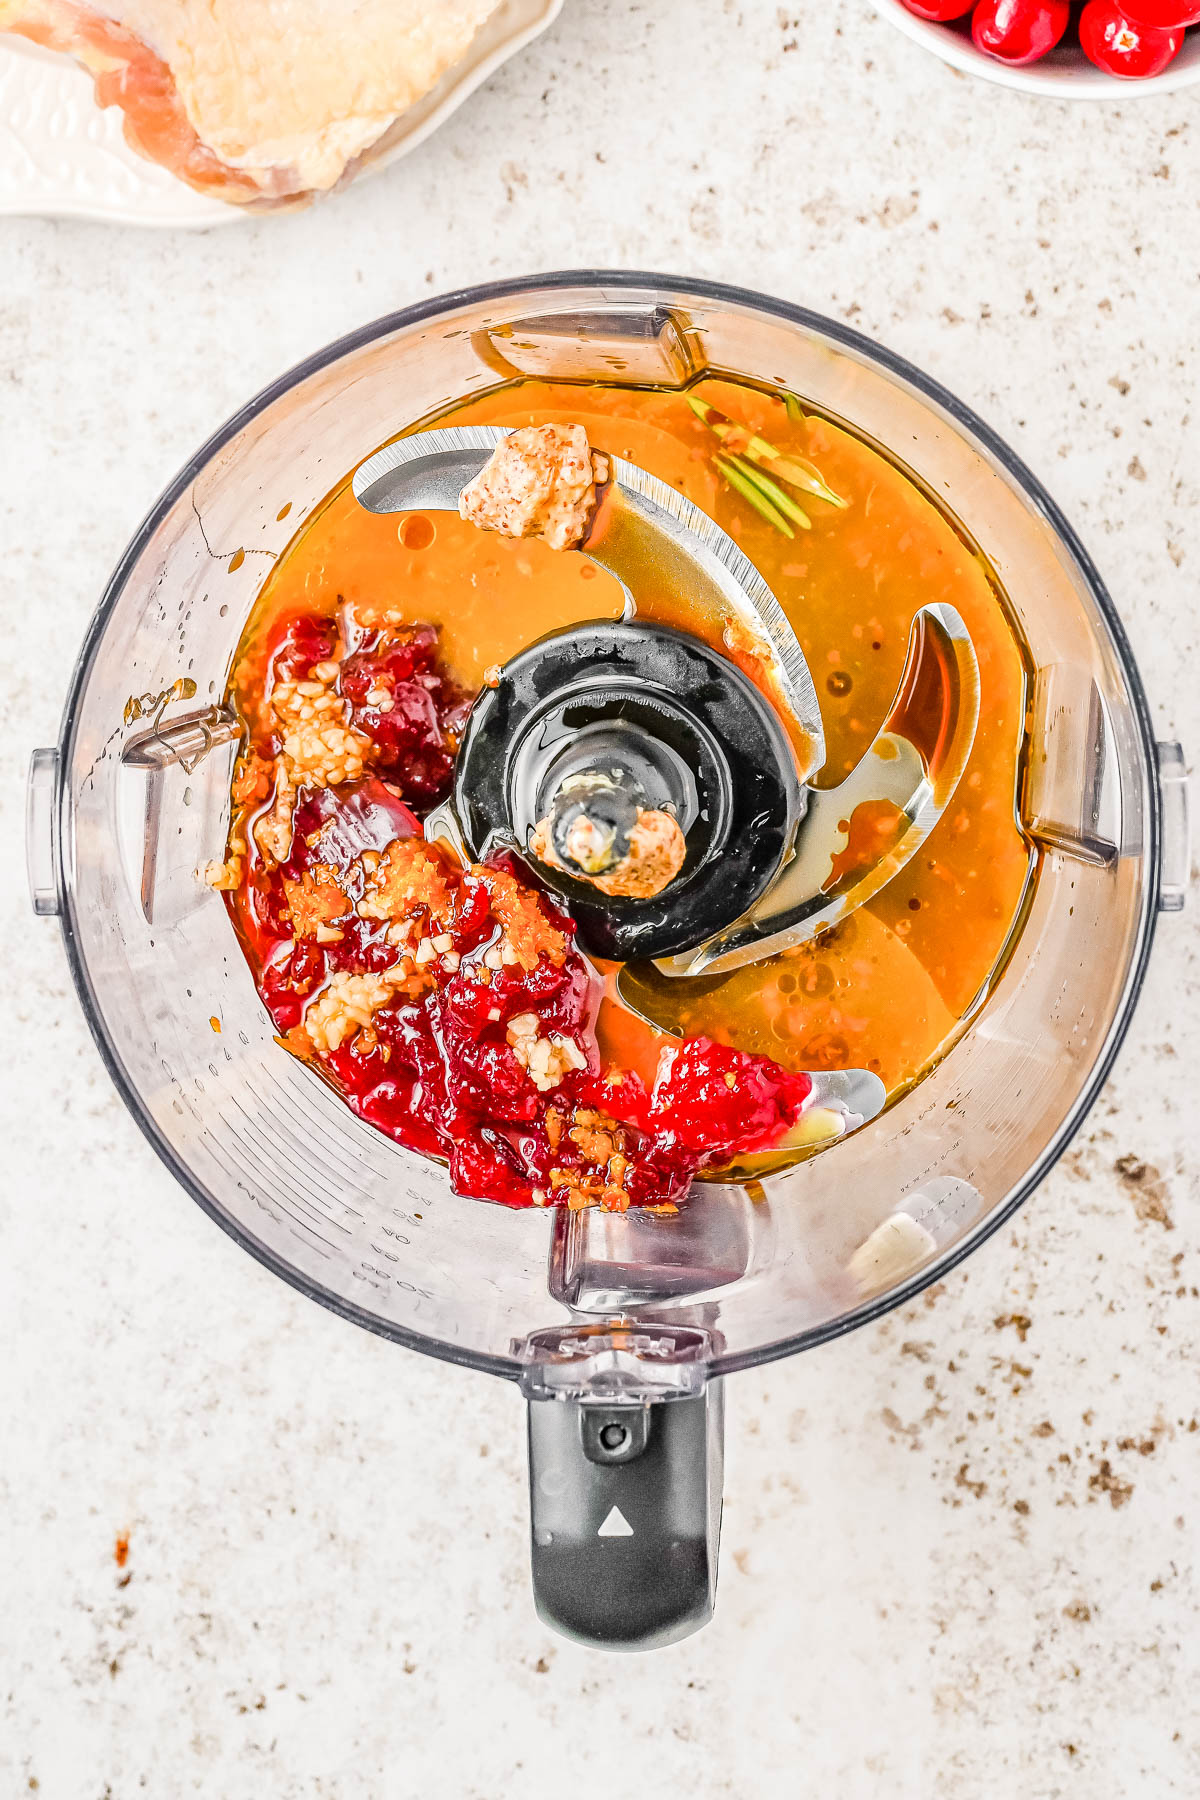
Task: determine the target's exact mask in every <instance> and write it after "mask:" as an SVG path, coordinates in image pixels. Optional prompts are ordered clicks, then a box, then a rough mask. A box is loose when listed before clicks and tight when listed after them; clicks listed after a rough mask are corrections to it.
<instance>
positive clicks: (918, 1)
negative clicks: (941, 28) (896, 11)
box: [900, 0, 975, 25]
mask: <svg viewBox="0 0 1200 1800" xmlns="http://www.w3.org/2000/svg"><path fill="white" fill-rule="evenodd" d="M900 4H901V6H904V7H907V9H908V11H909V12H910V13H916V15H917V17H918V19H932V20H933V22H934V23H935V24H937V25H944V24H946V23H947V22H948V21H949V20H950V19H961V18H964V17H965V16H966V14H967V13H969V12H970V10H971V8H972V7H973V6H974V4H975V0H900Z"/></svg>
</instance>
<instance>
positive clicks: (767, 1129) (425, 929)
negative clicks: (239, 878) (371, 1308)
mask: <svg viewBox="0 0 1200 1800" xmlns="http://www.w3.org/2000/svg"><path fill="white" fill-rule="evenodd" d="M436 647H437V646H436V634H435V633H434V632H433V630H432V629H431V628H430V627H428V626H418V627H416V628H415V629H411V628H410V629H406V630H405V631H404V632H403V634H399V633H397V634H388V633H386V632H371V633H365V634H364V633H360V634H358V638H357V641H351V642H350V643H348V644H347V643H346V641H345V638H339V632H338V627H337V625H336V624H335V623H334V622H333V621H331V620H327V619H323V618H315V617H299V618H295V619H292V620H290V621H288V623H287V625H286V628H285V629H284V630H283V632H282V633H281V634H280V635H279V636H278V637H277V639H276V642H275V646H274V649H273V651H272V652H271V654H270V658H269V674H268V688H267V698H268V699H269V693H270V686H269V683H270V682H271V681H272V680H283V679H286V680H289V681H304V680H307V679H308V678H309V676H310V672H311V670H312V669H314V668H316V667H319V666H320V665H322V664H328V663H330V662H339V663H340V669H339V674H338V681H337V692H338V693H339V695H340V696H341V697H342V699H343V700H344V701H345V702H346V715H345V723H347V724H349V725H352V726H353V728H354V729H356V730H358V731H359V732H361V733H362V734H363V735H364V736H366V737H368V738H369V739H370V740H371V743H372V745H373V746H374V748H375V755H374V758H373V760H372V762H371V767H370V772H368V773H367V774H366V775H365V777H364V778H363V779H362V780H361V781H358V782H354V783H348V784H346V785H344V786H341V787H337V788H318V787H306V786H304V785H300V787H299V794H298V799H297V804H296V808H295V814H294V819H293V830H292V843H291V850H290V854H289V855H288V857H287V860H286V861H285V862H284V863H283V864H282V865H281V866H278V867H274V866H271V864H270V860H269V858H268V857H266V856H264V855H263V854H262V853H261V851H260V850H259V849H258V847H257V846H256V845H254V840H253V836H252V833H249V832H248V833H247V836H248V838H249V841H250V843H251V846H252V847H251V850H250V859H249V870H248V874H247V880H246V888H245V890H244V892H242V893H240V894H237V895H235V896H231V898H232V900H233V904H234V912H235V918H236V920H237V923H238V925H239V929H240V931H241V934H242V938H243V942H244V944H245V947H246V951H247V955H248V957H249V959H250V961H251V963H252V966H253V967H254V970H255V975H256V979H257V983H258V988H259V992H260V994H261V996H262V999H263V1001H264V1003H265V1005H266V1007H267V1010H268V1011H269V1013H270V1015H271V1017H272V1019H273V1020H274V1022H275V1025H276V1027H277V1029H278V1030H279V1032H280V1034H281V1038H282V1040H283V1041H285V1042H286V1043H287V1045H288V1047H289V1048H290V1049H292V1050H293V1051H295V1053H296V1054H298V1055H301V1056H303V1057H304V1058H305V1060H309V1061H311V1062H312V1063H313V1065H314V1066H315V1067H316V1068H318V1069H319V1070H321V1071H322V1072H323V1073H324V1074H325V1076H326V1077H327V1078H328V1079H330V1080H331V1081H332V1083H333V1084H334V1085H335V1086H336V1087H337V1088H338V1089H339V1091H340V1092H341V1093H342V1094H343V1095H344V1097H345V1099H346V1101H347V1103H348V1104H349V1105H350V1106H351V1108H352V1109H353V1110H354V1111H355V1112H356V1113H358V1114H359V1115H360V1117H362V1118H364V1119H366V1120H368V1121H369V1122H370V1123H371V1124H372V1125H374V1126H376V1127H377V1128H378V1129H379V1130H381V1131H383V1132H386V1133H387V1135H388V1136H390V1137H392V1138H394V1139H395V1140H396V1141H397V1142H399V1143H402V1144H405V1145H408V1146H409V1147H410V1148H412V1149H414V1150H418V1151H421V1152H423V1153H425V1154H427V1155H431V1156H437V1157H443V1158H445V1159H446V1160H447V1162H448V1163H449V1167H450V1177H451V1182H452V1184H453V1187H454V1189H455V1191H456V1192H458V1193H461V1194H467V1195H473V1196H476V1197H478V1198H481V1199H489V1200H497V1201H501V1202H503V1203H504V1204H506V1205H510V1206H528V1205H531V1204H533V1205H566V1206H570V1207H573V1208H577V1207H582V1206H589V1205H598V1206H601V1207H604V1208H606V1209H608V1210H613V1211H623V1210H624V1209H625V1208H626V1207H628V1206H630V1205H634V1206H667V1207H670V1206H673V1205H674V1204H676V1203H677V1202H679V1201H680V1200H682V1198H683V1197H684V1195H685V1194H686V1192H687V1189H688V1187H689V1185H690V1183H691V1180H692V1177H693V1176H694V1175H695V1174H696V1173H697V1172H699V1171H702V1170H704V1169H707V1168H715V1167H719V1166H721V1165H723V1164H725V1163H727V1162H729V1161H730V1160H731V1159H732V1158H734V1157H736V1156H739V1155H745V1154H748V1153H751V1152H754V1151H759V1150H766V1149H769V1148H771V1147H772V1146H773V1145H774V1144H776V1143H778V1142H779V1141H780V1139H781V1138H782V1137H783V1136H784V1134H785V1133H786V1132H787V1131H788V1130H789V1128H790V1127H791V1126H792V1125H793V1124H794V1123H795V1121H796V1119H797V1117H798V1115H799V1113H800V1111H801V1110H802V1108H803V1106H804V1104H805V1102H806V1100H807V1099H808V1096H809V1092H810V1089H811V1083H810V1081H809V1079H808V1077H807V1076H805V1075H793V1074H789V1073H788V1072H787V1071H786V1070H784V1069H782V1068H780V1067H779V1065H778V1064H776V1063H774V1062H772V1061H771V1060H770V1059H769V1058H767V1057H763V1056H751V1055H747V1054H745V1053H743V1052H741V1051H737V1050H731V1049H728V1048H726V1047H724V1046H722V1045H719V1044H715V1043H713V1042H712V1041H711V1040H709V1039H707V1038H696V1039H692V1040H690V1041H689V1042H687V1043H685V1044H683V1045H682V1046H680V1047H679V1048H677V1049H674V1050H671V1051H669V1052H666V1053H664V1055H663V1057H662V1059H661V1062H660V1066H659V1072H658V1078H657V1080H656V1082H655V1084H654V1087H653V1090H652V1091H647V1089H646V1087H645V1085H644V1084H643V1083H642V1081H641V1080H640V1079H639V1078H638V1077H637V1076H636V1075H634V1074H631V1073H629V1072H627V1071H621V1070H602V1069H601V1067H600V1060H599V1055H598V1051H597V1044H596V1033H595V1015H596V1009H597V1005H598V1002H599V993H600V988H599V982H598V980H597V978H596V976H595V975H594V973H593V971H592V970H591V968H590V967H589V965H588V964H587V963H586V962H585V961H584V959H583V957H582V956H581V955H580V954H579V952H578V950H577V949H576V948H575V945H574V928H573V926H572V924H571V922H570V920H569V919H568V918H567V917H565V916H564V915H563V914H562V913H561V912H559V911H558V909H557V908H556V907H555V906H554V905H553V904H552V903H551V902H550V901H549V900H548V899H547V898H546V896H545V895H544V894H542V893H541V892H540V891H539V890H537V889H535V888H534V886H533V885H532V883H531V882H530V880H529V878H528V876H527V874H526V873H525V872H524V871H523V870H522V869H521V867H520V866H519V865H518V864H517V863H515V862H514V861H512V860H511V859H505V858H500V859H496V860H494V861H493V862H492V863H490V864H488V865H487V866H486V867H479V866H474V867H471V868H468V869H466V870H464V869H462V868H460V867H459V866H458V865H457V864H456V863H455V862H454V861H453V860H452V859H451V858H450V857H449V856H448V855H444V854H443V853H442V852H441V851H440V850H439V849H438V848H437V847H435V846H433V845H428V844H426V843H425V841H424V839H423V836H422V828H421V824H420V820H419V818H418V816H417V813H416V812H414V811H413V810H411V809H410V806H409V805H408V804H407V802H408V801H411V802H412V805H413V807H416V808H418V809H420V810H425V809H427V808H428V807H429V806H431V805H432V804H434V803H435V802H436V801H437V800H439V799H440V798H441V797H442V796H443V795H444V794H445V793H446V791H447V789H448V786H449V782H450V777H451V771H452V764H453V754H454V749H455V747H456V743H457V732H458V730H459V729H460V728H461V725H462V722H463V719H464V717H465V712H466V706H465V703H464V699H463V696H462V695H461V694H460V693H458V692H457V691H456V690H455V689H453V688H452V687H451V686H450V684H449V683H448V682H447V681H446V680H445V678H444V677H443V675H442V674H441V672H440V671H439V669H438V666H437V662H436ZM386 700H390V701H391V702H392V704H391V705H390V706H387V705H385V704H383V702H384V701H386ZM263 710H264V714H265V715H266V716H267V717H268V718H269V709H267V708H264V709H263ZM279 750H280V743H279V740H278V738H277V737H272V736H271V735H270V733H269V730H268V732H267V733H266V735H262V736H261V737H260V741H258V742H256V743H255V745H254V746H253V751H254V752H255V753H256V754H257V755H258V756H260V757H263V758H268V757H271V758H273V757H275V756H276V755H278V753H279ZM243 828H244V827H243ZM393 865H396V866H397V867H399V868H400V869H402V870H403V871H404V872H405V880H406V882H407V885H405V884H404V883H399V884H398V885H394V886H388V887H387V889H386V893H385V892H384V890H383V888H382V887H381V883H383V881H384V878H385V877H388V875H389V870H390V869H391V868H392V867H393ZM412 870H415V871H416V874H417V876H418V877H419V878H420V879H419V880H418V881H416V882H415V883H414V882H413V881H411V880H409V879H408V875H409V873H410V872H411V871H412ZM389 880H390V877H389ZM381 894H382V895H383V897H382V899H381ZM314 896H315V898H316V903H317V905H318V911H316V912H314V911H312V910H311V908H312V905H313V903H314ZM364 976H373V977H377V978H380V983H379V984H377V985H376V987H375V989H374V990H373V997H372V999H371V1001H370V1003H369V1005H370V1010H369V1016H367V1022H366V1023H365V1024H363V1023H362V1017H363V1016H366V1015H362V1014H355V1015H354V1022H351V1023H347V1024H345V1026H344V1028H342V1035H341V1036H340V1037H339V1038H338V1041H337V1042H336V1043H332V1042H329V1041H322V1039H321V1038H320V1037H319V1036H317V1037H316V1038H315V1040H314V1038H312V1037H310V1036H309V1034H308V1029H307V1028H306V1025H305V1017H306V1013H307V1012H308V1010H309V1008H310V1007H312V1006H313V1005H314V1003H316V1002H318V1001H322V1000H324V999H325V998H326V997H327V996H331V995H337V994H338V993H339V992H345V991H347V985H346V984H347V980H348V978H350V977H364ZM339 978H340V982H339ZM381 994H383V996H384V998H383V1000H382V1003H379V1000H380V995H381ZM310 1023H311V1020H310ZM314 1029H315V1028H314Z"/></svg>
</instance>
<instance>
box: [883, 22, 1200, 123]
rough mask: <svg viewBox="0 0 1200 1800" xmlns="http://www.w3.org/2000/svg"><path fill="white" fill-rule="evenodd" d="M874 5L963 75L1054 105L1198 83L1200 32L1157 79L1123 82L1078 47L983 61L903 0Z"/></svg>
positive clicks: (957, 34)
mask: <svg viewBox="0 0 1200 1800" xmlns="http://www.w3.org/2000/svg"><path fill="white" fill-rule="evenodd" d="M872 3H873V5H874V7H875V10H876V12H880V13H882V14H883V16H884V18H885V19H887V20H888V21H889V23H890V24H892V25H894V26H895V27H896V29H897V30H898V31H902V32H903V33H904V35H905V37H910V38H911V39H912V40H913V42H914V43H915V44H923V45H924V47H925V48H926V50H932V51H933V53H934V55H935V56H940V57H941V59H942V61H943V62H948V63H949V64H950V65H951V66H952V67H953V68H955V69H961V70H962V72H963V74H964V75H982V76H983V78H984V80H985V81H995V82H998V83H999V85H1000V86H1001V87H1010V88H1020V89H1021V90H1022V91H1023V92H1024V93H1027V94H1049V95H1050V96H1051V97H1052V98H1053V99H1055V100H1136V99H1137V98H1138V96H1139V95H1144V94H1170V93H1172V92H1174V90H1175V89H1176V88H1184V87H1192V86H1193V85H1194V84H1195V83H1196V82H1198V81H1200V32H1193V33H1191V35H1190V36H1189V37H1188V40H1187V42H1186V44H1185V45H1184V46H1183V49H1182V50H1181V51H1180V52H1179V55H1178V56H1177V57H1176V58H1175V61H1174V62H1173V63H1172V64H1171V66H1170V68H1168V69H1164V70H1163V72H1162V74H1161V75H1154V76H1152V77H1151V78H1150V79H1149V80H1148V81H1123V80H1122V79H1121V78H1120V77H1119V76H1117V75H1106V74H1105V73H1104V70H1103V69H1097V68H1095V67H1094V66H1093V65H1092V64H1091V63H1090V62H1089V61H1088V59H1087V57H1086V56H1085V55H1084V54H1083V51H1082V50H1080V49H1078V48H1075V49H1066V50H1052V51H1051V52H1050V55H1049V56H1047V57H1043V59H1042V61H1041V62H1036V63H1026V64H1025V65H1024V66H1023V67H1014V65H1013V64H1012V63H1003V62H1000V61H999V60H998V59H997V58H996V57H994V56H985V55H984V53H983V51H982V50H977V49H976V48H975V46H974V44H973V43H972V42H971V40H970V38H969V37H965V36H963V35H962V33H960V32H957V31H951V30H950V29H949V27H947V26H945V25H935V24H932V23H931V22H930V21H929V20H928V19H918V17H917V15H916V14H915V13H910V12H909V10H908V8H907V7H906V6H903V5H901V0H872Z"/></svg>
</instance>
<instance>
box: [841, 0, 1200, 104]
mask: <svg viewBox="0 0 1200 1800" xmlns="http://www.w3.org/2000/svg"><path fill="white" fill-rule="evenodd" d="M874 5H875V7H876V10H877V11H878V12H881V13H882V14H883V16H884V18H885V19H888V20H890V21H891V23H892V24H893V25H895V26H896V27H897V29H898V30H900V31H902V32H904V34H905V36H906V37H910V38H912V40H913V42H914V43H918V44H923V45H924V46H925V48H926V49H927V50H932V51H933V53H934V54H935V56H940V57H941V58H942V60H943V61H944V62H948V63H950V64H951V65H952V66H953V67H954V68H956V69H961V70H962V71H963V72H964V73H965V74H968V75H982V76H983V77H984V78H985V80H988V81H998V82H1000V83H1001V84H1002V86H1004V87H1014V88H1022V89H1024V90H1025V92H1026V93H1035V94H1049V95H1052V96H1053V97H1055V98H1056V99H1059V100H1114V99H1121V98H1126V97H1128V96H1129V95H1131V94H1138V93H1147V92H1154V93H1159V94H1161V93H1169V92H1171V91H1173V90H1174V89H1176V88H1183V87H1190V86H1192V85H1193V84H1194V83H1196V82H1200V0H874Z"/></svg>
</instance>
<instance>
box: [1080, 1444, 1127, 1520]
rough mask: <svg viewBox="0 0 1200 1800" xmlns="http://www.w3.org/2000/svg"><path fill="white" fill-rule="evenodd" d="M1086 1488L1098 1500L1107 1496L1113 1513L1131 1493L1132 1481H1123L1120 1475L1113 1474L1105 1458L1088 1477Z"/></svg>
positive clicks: (1123, 1503) (1110, 1465)
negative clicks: (1102, 1495)
mask: <svg viewBox="0 0 1200 1800" xmlns="http://www.w3.org/2000/svg"><path fill="white" fill-rule="evenodd" d="M1088 1488H1089V1490H1090V1492H1091V1494H1092V1495H1094V1496H1095V1497H1096V1498H1099V1496H1100V1495H1101V1494H1107V1495H1108V1497H1109V1500H1110V1501H1111V1502H1112V1506H1113V1511H1114V1512H1115V1511H1117V1510H1118V1509H1119V1508H1120V1507H1122V1506H1124V1505H1125V1503H1126V1501H1127V1500H1128V1499H1129V1497H1130V1495H1131V1494H1132V1493H1133V1483H1132V1481H1125V1480H1123V1478H1122V1477H1121V1476H1120V1475H1116V1474H1114V1473H1113V1467H1112V1464H1111V1463H1110V1462H1109V1460H1108V1458H1107V1457H1105V1458H1104V1460H1103V1461H1102V1462H1101V1464H1100V1467H1099V1468H1098V1469H1097V1470H1096V1473H1095V1474H1094V1475H1089V1476H1088Z"/></svg>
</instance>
